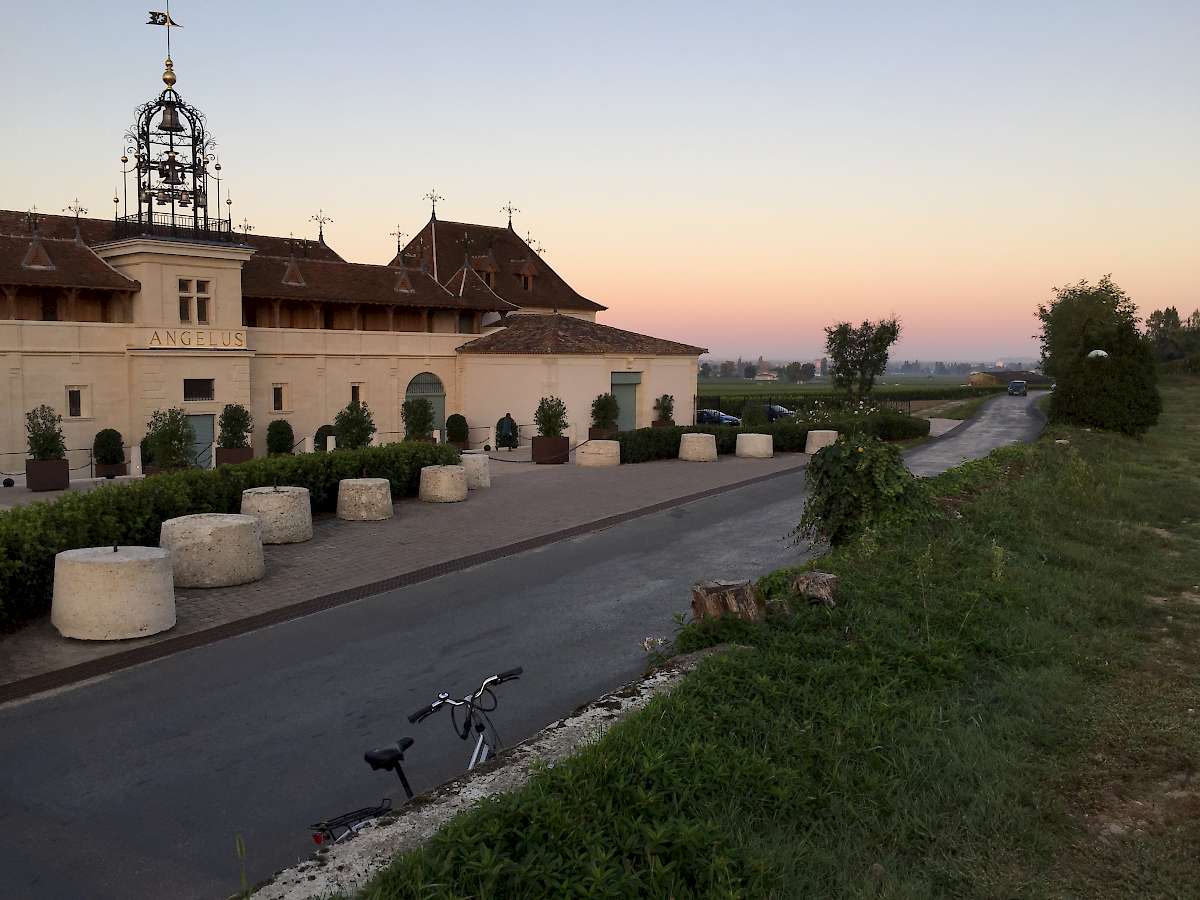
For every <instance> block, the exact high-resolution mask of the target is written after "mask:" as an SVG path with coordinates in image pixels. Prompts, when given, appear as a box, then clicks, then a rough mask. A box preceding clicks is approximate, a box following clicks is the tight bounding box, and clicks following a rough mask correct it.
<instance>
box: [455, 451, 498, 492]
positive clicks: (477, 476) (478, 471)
mask: <svg viewBox="0 0 1200 900" xmlns="http://www.w3.org/2000/svg"><path fill="white" fill-rule="evenodd" d="M491 464H492V463H491V460H490V459H488V455H487V452H486V451H484V450H464V451H463V452H462V467H463V469H464V470H465V471H466V473H467V490H468V491H477V490H479V489H480V488H488V487H491V486H492V470H491Z"/></svg>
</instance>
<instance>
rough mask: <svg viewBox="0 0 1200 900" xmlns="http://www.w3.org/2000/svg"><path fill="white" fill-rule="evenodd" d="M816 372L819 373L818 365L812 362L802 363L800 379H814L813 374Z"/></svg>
mask: <svg viewBox="0 0 1200 900" xmlns="http://www.w3.org/2000/svg"><path fill="white" fill-rule="evenodd" d="M816 374H817V367H816V366H814V365H813V364H812V363H810V362H809V363H805V364H804V365H802V366H801V367H800V380H801V381H812V380H813V376H815V375H816Z"/></svg>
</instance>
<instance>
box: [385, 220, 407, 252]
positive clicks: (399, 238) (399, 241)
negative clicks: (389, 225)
mask: <svg viewBox="0 0 1200 900" xmlns="http://www.w3.org/2000/svg"><path fill="white" fill-rule="evenodd" d="M389 234H391V236H392V237H394V238H395V239H396V252H397V253H399V252H400V251H401V249H403V247H404V239H405V238H406V237H408V234H407V233H406V232H403V231H401V230H400V224H399V223H396V230H395V231H392V232H389Z"/></svg>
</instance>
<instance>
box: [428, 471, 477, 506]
mask: <svg viewBox="0 0 1200 900" xmlns="http://www.w3.org/2000/svg"><path fill="white" fill-rule="evenodd" d="M419 496H420V498H421V499H422V500H424V501H425V502H426V503H458V502H459V501H461V500H466V499H467V473H466V470H464V469H463V467H462V466H425V467H424V468H423V469H421V489H420V493H419Z"/></svg>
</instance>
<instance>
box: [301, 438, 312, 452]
mask: <svg viewBox="0 0 1200 900" xmlns="http://www.w3.org/2000/svg"><path fill="white" fill-rule="evenodd" d="M303 452H304V453H312V452H313V436H312V435H311V434H310V435H309V436H308V437H306V438H305V439H304V451H303Z"/></svg>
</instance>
